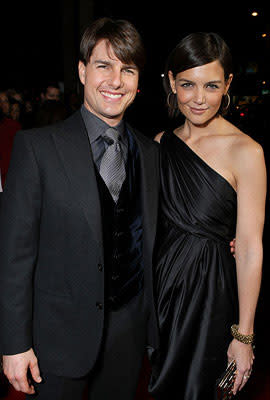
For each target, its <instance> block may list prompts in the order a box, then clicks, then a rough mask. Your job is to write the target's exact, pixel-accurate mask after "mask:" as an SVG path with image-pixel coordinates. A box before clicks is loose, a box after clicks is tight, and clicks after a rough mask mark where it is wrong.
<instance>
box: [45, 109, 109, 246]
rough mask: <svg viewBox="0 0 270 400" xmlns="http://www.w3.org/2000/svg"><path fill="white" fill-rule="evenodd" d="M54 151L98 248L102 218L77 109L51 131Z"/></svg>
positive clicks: (83, 127) (84, 133) (83, 128)
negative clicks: (57, 155) (58, 157)
mask: <svg viewBox="0 0 270 400" xmlns="http://www.w3.org/2000/svg"><path fill="white" fill-rule="evenodd" d="M52 136H53V139H54V142H55V145H56V148H57V151H58V153H59V156H60V158H61V160H62V163H63V166H64V168H65V170H66V174H67V176H68V179H69V181H70V184H71V187H72V189H73V195H74V200H75V201H76V202H78V204H80V206H81V207H82V210H83V212H84V214H85V216H86V219H87V221H88V223H89V225H90V228H91V230H92V233H93V237H94V238H96V241H97V242H98V244H99V245H100V246H101V247H102V219H101V210H100V199H99V192H98V187H97V181H96V174H95V168H94V161H93V156H92V152H91V146H90V143H89V139H88V135H87V131H86V128H85V126H84V123H83V120H82V117H81V114H80V111H78V112H76V113H75V114H73V115H72V116H71V117H70V118H69V119H67V120H66V121H65V122H64V123H63V124H62V125H61V128H60V129H59V131H58V132H56V133H53V134H52Z"/></svg>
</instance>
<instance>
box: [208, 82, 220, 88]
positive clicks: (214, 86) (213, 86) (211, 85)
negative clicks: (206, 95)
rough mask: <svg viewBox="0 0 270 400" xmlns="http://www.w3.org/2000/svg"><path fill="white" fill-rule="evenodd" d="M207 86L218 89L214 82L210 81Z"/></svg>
mask: <svg viewBox="0 0 270 400" xmlns="http://www.w3.org/2000/svg"><path fill="white" fill-rule="evenodd" d="M207 87H209V88H210V89H218V86H217V85H215V84H214V83H209V84H208V85H207Z"/></svg>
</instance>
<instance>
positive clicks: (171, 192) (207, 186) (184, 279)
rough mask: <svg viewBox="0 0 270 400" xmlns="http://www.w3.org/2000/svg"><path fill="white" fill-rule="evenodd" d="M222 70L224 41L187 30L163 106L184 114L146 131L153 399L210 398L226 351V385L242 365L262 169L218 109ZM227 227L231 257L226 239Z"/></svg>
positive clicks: (248, 356)
mask: <svg viewBox="0 0 270 400" xmlns="http://www.w3.org/2000/svg"><path fill="white" fill-rule="evenodd" d="M232 77H233V75H232V62H231V55H230V51H229V49H228V47H227V45H226V44H225V42H224V41H223V40H222V39H221V38H220V37H219V36H218V35H217V34H214V33H194V34H191V35H189V36H187V37H186V38H184V39H183V40H182V41H181V42H180V43H179V44H178V46H177V47H176V48H175V49H174V50H173V52H172V53H171V55H170V57H169V59H168V63H167V68H166V75H165V87H166V89H167V94H168V103H169V106H170V112H171V114H176V113H177V112H178V111H180V112H181V113H182V114H183V115H184V117H185V122H184V124H183V125H182V126H180V127H178V128H177V129H175V130H174V131H170V130H169V131H165V132H164V133H161V134H159V135H158V136H157V138H156V139H157V141H159V142H160V145H161V185H162V194H161V221H160V230H159V234H158V241H157V250H156V251H157V253H156V264H155V267H154V272H155V290H156V301H157V313H158V319H159V324H160V337H161V344H160V350H159V351H158V355H157V356H156V357H155V359H154V360H153V373H152V378H151V384H150V393H151V394H152V396H153V397H154V398H155V399H159V400H160V399H162V400H163V399H170V398H171V399H173V398H175V399H181V400H202V399H209V400H210V399H214V398H215V396H216V389H215V385H216V381H217V380H218V378H219V376H220V375H221V374H222V372H223V371H224V370H225V369H226V366H227V363H228V362H230V361H231V360H235V361H236V365H237V377H236V381H235V384H234V388H233V392H234V394H235V393H236V392H237V391H238V390H240V389H241V388H242V387H243V386H244V385H245V383H246V382H247V380H248V378H249V376H250V374H251V371H252V364H253V359H254V354H253V347H252V341H253V328H254V315H255V309H256V304H257V300H258V294H259V288H260V281H261V269H262V231H263V224H264V209H265V196H266V172H265V163H264V157H263V151H262V148H261V146H260V145H259V144H258V143H256V142H255V141H254V140H252V139H251V138H250V137H249V136H247V135H246V134H244V133H243V132H241V131H240V130H239V129H237V128H236V127H235V126H234V125H232V124H231V123H229V122H228V121H226V120H225V119H224V118H223V116H222V115H223V114H224V111H225V110H226V109H227V108H228V106H229V102H230V100H229V94H228V90H229V87H230V84H231V81H232ZM235 236H236V248H235V258H234V257H233V256H232V254H231V252H230V247H229V245H228V243H229V241H230V240H231V239H232V238H233V237H235ZM233 324H238V327H235V329H234V330H233V334H234V337H233V336H232V335H231V326H232V325H233ZM239 333H240V334H242V336H241V335H239Z"/></svg>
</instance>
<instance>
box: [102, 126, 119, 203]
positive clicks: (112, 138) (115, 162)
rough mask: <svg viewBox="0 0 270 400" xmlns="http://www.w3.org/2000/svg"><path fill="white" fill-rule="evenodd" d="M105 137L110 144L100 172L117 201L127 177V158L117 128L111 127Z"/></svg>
mask: <svg viewBox="0 0 270 400" xmlns="http://www.w3.org/2000/svg"><path fill="white" fill-rule="evenodd" d="M103 138H104V139H105V140H106V142H107V143H108V145H109V146H108V148H107V149H106V151H105V152H104V154H103V157H102V159H101V163H100V169H99V173H100V175H101V176H102V179H103V180H104V182H105V184H106V186H107V188H108V189H109V191H110V193H111V195H112V198H113V200H114V202H115V203H117V200H118V197H119V193H120V190H121V187H122V184H123V182H124V180H125V178H126V168H125V160H124V155H123V150H122V148H121V142H120V140H119V132H118V131H117V129H115V128H109V129H107V130H106V132H105V135H104V136H103Z"/></svg>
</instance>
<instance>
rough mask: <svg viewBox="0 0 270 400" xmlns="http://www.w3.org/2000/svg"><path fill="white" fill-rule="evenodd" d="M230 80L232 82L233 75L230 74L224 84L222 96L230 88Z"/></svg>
mask: <svg viewBox="0 0 270 400" xmlns="http://www.w3.org/2000/svg"><path fill="white" fill-rule="evenodd" d="M232 80H233V74H230V75H229V78H228V79H227V80H226V82H225V93H224V94H227V93H228V90H229V88H230V86H231V83H232Z"/></svg>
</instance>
